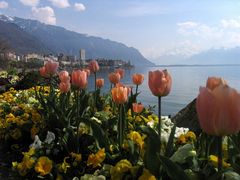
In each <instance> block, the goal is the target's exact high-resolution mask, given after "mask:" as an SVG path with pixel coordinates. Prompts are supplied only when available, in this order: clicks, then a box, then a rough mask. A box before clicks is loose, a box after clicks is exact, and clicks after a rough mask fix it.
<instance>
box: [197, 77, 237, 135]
mask: <svg viewBox="0 0 240 180" xmlns="http://www.w3.org/2000/svg"><path fill="white" fill-rule="evenodd" d="M219 79H220V78H219ZM208 81H211V80H208ZM220 81H222V80H219V82H220ZM222 82H225V81H222ZM222 82H220V83H216V84H219V85H216V84H214V85H212V84H211V83H210V84H211V85H209V82H208V83H207V84H208V87H207V88H205V87H200V90H199V95H198V97H197V101H196V109H197V114H198V119H199V123H200V126H201V128H202V129H203V131H205V132H206V133H207V134H210V135H215V136H224V135H230V134H235V133H238V132H239V130H240V94H239V93H238V92H237V91H236V90H235V89H233V88H230V87H229V86H227V85H226V83H225V84H223V83H222ZM209 87H210V88H209ZM211 89H212V90H211Z"/></svg>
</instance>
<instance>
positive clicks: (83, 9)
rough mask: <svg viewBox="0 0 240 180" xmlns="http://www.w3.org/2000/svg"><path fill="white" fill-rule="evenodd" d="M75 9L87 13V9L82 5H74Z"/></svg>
mask: <svg viewBox="0 0 240 180" xmlns="http://www.w3.org/2000/svg"><path fill="white" fill-rule="evenodd" d="M74 9H75V10H76V11H85V10H86V7H85V6H84V5H83V4H82V3H75V4H74Z"/></svg>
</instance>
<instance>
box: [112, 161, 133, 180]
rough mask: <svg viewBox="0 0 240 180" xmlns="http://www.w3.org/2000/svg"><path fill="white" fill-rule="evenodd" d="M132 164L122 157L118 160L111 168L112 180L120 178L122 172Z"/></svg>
mask: <svg viewBox="0 0 240 180" xmlns="http://www.w3.org/2000/svg"><path fill="white" fill-rule="evenodd" d="M131 168H132V164H131V163H130V162H129V161H128V160H127V159H123V160H121V161H119V162H118V163H117V164H116V165H115V166H114V167H112V168H111V170H110V174H111V179H112V180H121V179H122V176H123V174H124V173H126V172H128V171H129V170H131Z"/></svg>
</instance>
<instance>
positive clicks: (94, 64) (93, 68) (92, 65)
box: [88, 60, 99, 73]
mask: <svg viewBox="0 0 240 180" xmlns="http://www.w3.org/2000/svg"><path fill="white" fill-rule="evenodd" d="M88 68H89V70H90V71H91V72H93V73H96V72H97V71H99V65H98V62H97V61H96V60H92V61H90V62H89V64H88Z"/></svg>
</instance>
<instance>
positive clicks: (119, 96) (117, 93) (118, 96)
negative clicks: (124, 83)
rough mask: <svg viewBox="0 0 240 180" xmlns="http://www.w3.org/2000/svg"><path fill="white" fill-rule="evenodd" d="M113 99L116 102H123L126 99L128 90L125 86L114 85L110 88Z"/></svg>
mask: <svg viewBox="0 0 240 180" xmlns="http://www.w3.org/2000/svg"><path fill="white" fill-rule="evenodd" d="M111 92H112V98H113V101H114V102H115V103H117V104H124V103H125V102H127V99H128V90H127V88H126V87H114V88H112V90H111Z"/></svg>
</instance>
